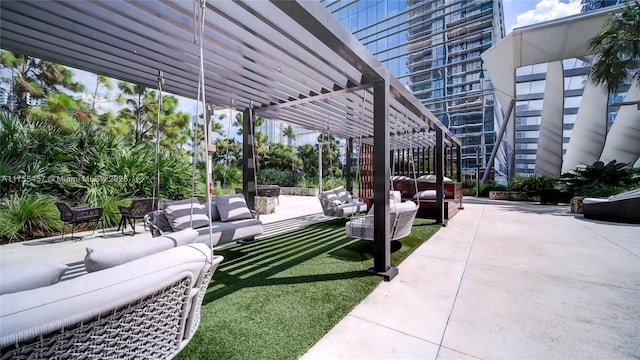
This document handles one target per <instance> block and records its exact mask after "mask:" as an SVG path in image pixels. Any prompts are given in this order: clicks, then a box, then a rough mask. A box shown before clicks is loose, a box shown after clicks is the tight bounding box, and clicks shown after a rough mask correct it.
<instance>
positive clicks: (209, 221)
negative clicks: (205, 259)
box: [145, 194, 263, 247]
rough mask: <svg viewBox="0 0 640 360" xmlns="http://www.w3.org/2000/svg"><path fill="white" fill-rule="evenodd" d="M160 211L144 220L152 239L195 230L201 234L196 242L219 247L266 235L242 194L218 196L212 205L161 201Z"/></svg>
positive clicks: (197, 202) (184, 201) (257, 216)
mask: <svg viewBox="0 0 640 360" xmlns="http://www.w3.org/2000/svg"><path fill="white" fill-rule="evenodd" d="M192 205H193V206H192ZM159 209H160V210H156V211H154V212H151V213H149V214H147V216H146V217H145V223H146V224H147V226H148V227H149V228H150V229H151V233H152V235H153V236H159V235H163V234H170V233H172V232H175V231H179V230H182V229H185V228H187V227H192V228H194V229H195V230H196V231H197V232H198V238H197V239H196V242H198V243H203V244H207V245H211V246H212V247H216V246H221V245H224V244H228V243H232V242H237V241H244V242H250V241H253V240H255V237H256V236H257V235H261V234H262V232H263V226H262V221H260V219H259V214H258V213H257V212H255V211H252V210H250V209H249V208H248V207H247V203H246V201H245V199H244V196H243V195H242V194H237V195H216V196H215V197H214V200H213V201H212V202H211V204H210V206H207V205H206V204H200V202H199V201H198V199H196V198H192V199H186V200H179V201H169V202H160V204H159ZM209 225H211V239H212V244H210V241H209Z"/></svg>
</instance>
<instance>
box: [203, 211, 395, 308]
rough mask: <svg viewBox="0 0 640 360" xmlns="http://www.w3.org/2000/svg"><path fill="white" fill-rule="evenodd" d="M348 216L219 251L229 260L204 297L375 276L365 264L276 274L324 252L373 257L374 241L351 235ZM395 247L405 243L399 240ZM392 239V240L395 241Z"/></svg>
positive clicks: (346, 257)
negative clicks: (329, 270) (337, 269)
mask: <svg viewBox="0 0 640 360" xmlns="http://www.w3.org/2000/svg"><path fill="white" fill-rule="evenodd" d="M345 222H346V219H337V220H332V221H329V222H326V223H322V224H316V225H311V226H307V227H304V228H301V229H297V230H293V231H291V232H288V233H285V234H278V235H274V236H272V237H269V238H265V239H262V240H260V241H258V242H255V243H252V244H248V245H235V246H230V247H226V248H223V249H221V250H220V251H217V252H216V254H218V255H222V256H224V258H225V260H224V261H223V263H222V264H221V265H220V266H219V267H218V269H217V270H216V272H215V274H214V276H213V281H212V285H213V286H214V287H215V290H214V291H209V292H208V293H207V294H206V295H205V298H204V302H205V303H208V302H211V301H214V300H216V299H219V298H222V297H224V296H226V295H229V294H231V293H233V292H235V291H238V290H241V289H243V288H249V287H256V286H271V285H284V284H301V283H310V282H321V281H333V280H341V279H352V278H359V277H367V276H371V275H370V274H369V273H367V272H366V269H367V268H368V266H367V265H365V264H363V266H362V270H361V271H346V272H336V273H319V274H311V275H301V276H285V277H276V275H278V274H280V273H282V272H283V271H285V270H287V269H290V268H292V267H294V266H296V265H298V264H301V263H303V262H305V261H308V260H310V259H312V258H314V257H317V256H320V255H322V254H327V255H329V256H331V257H334V258H337V259H341V260H346V261H352V262H353V261H366V260H370V259H372V258H373V243H372V242H370V241H362V240H357V239H352V238H347V237H346V236H345V233H344V223H345ZM393 243H397V245H395V246H393V245H392V251H397V250H398V249H399V248H400V247H401V246H402V244H400V243H399V242H397V241H394V242H393ZM393 243H392V244H393Z"/></svg>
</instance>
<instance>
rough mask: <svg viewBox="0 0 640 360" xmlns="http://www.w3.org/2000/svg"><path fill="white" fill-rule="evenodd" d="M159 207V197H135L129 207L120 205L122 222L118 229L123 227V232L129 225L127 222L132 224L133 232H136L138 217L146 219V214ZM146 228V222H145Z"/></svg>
mask: <svg viewBox="0 0 640 360" xmlns="http://www.w3.org/2000/svg"><path fill="white" fill-rule="evenodd" d="M157 208H158V199H156V198H145V199H134V200H132V201H131V205H129V206H128V207H124V206H118V210H119V211H120V216H121V217H120V224H118V230H120V228H121V227H122V234H123V235H124V230H125V229H126V227H127V223H128V224H129V225H131V228H132V229H133V234H132V235H135V234H136V219H144V216H145V215H147V214H148V213H150V212H152V211H153V210H156V209H157ZM145 230H146V224H145Z"/></svg>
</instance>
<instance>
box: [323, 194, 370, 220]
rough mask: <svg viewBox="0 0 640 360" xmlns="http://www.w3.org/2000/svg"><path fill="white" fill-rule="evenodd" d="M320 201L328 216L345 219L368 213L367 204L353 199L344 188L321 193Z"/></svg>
mask: <svg viewBox="0 0 640 360" xmlns="http://www.w3.org/2000/svg"><path fill="white" fill-rule="evenodd" d="M318 200H320V205H321V206H322V212H323V213H324V214H325V215H327V216H336V217H344V216H350V215H353V214H355V213H360V212H365V211H367V204H366V203H365V202H363V201H360V200H358V199H356V198H354V197H352V196H351V194H349V192H348V191H347V190H346V189H345V188H344V187H342V186H340V187H337V188H335V189H332V190H327V191H323V192H321V193H320V195H319V196H318Z"/></svg>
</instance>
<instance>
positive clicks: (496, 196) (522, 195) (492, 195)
mask: <svg viewBox="0 0 640 360" xmlns="http://www.w3.org/2000/svg"><path fill="white" fill-rule="evenodd" d="M489 199H491V200H509V201H540V198H539V197H536V196H530V195H529V194H528V193H527V192H524V191H489Z"/></svg>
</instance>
